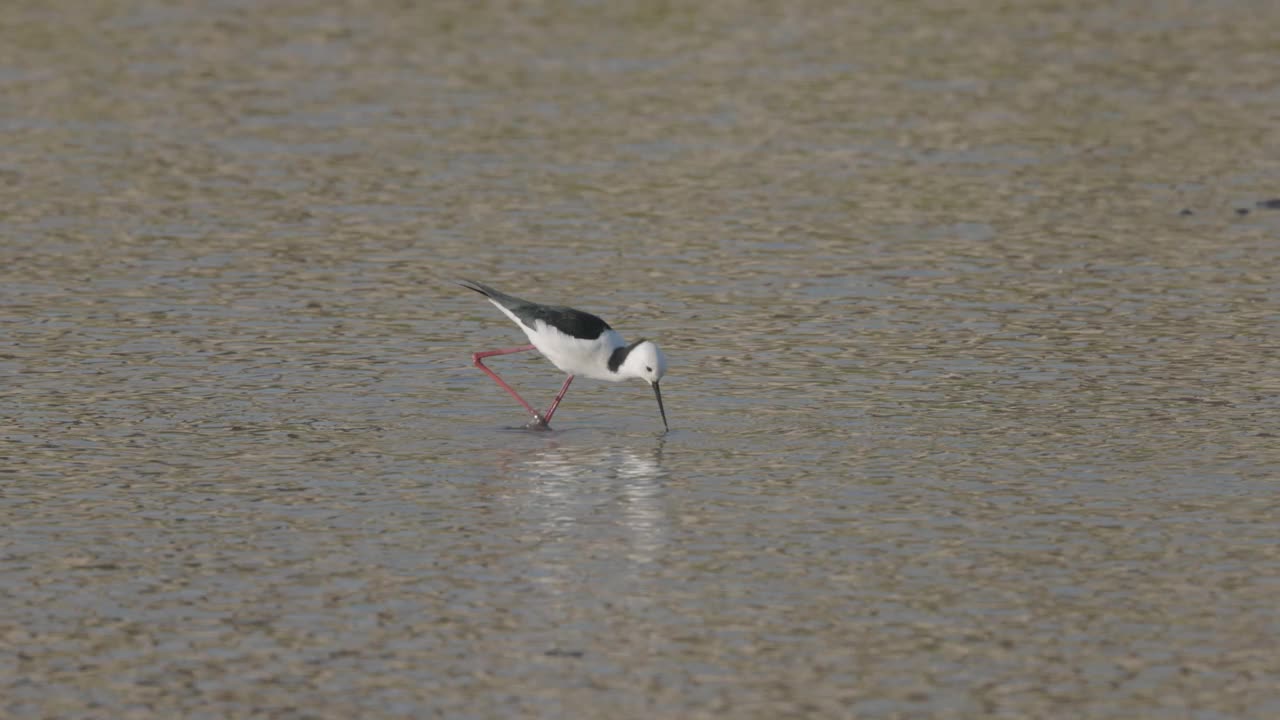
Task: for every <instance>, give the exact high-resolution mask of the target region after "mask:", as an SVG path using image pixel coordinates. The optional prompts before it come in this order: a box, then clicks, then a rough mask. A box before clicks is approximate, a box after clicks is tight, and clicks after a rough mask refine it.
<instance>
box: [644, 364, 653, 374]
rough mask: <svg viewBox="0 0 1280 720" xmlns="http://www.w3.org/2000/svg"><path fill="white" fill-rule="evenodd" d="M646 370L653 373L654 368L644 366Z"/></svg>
mask: <svg viewBox="0 0 1280 720" xmlns="http://www.w3.org/2000/svg"><path fill="white" fill-rule="evenodd" d="M644 369H645V370H646V371H647V372H653V368H651V367H649V366H648V365H645V366H644Z"/></svg>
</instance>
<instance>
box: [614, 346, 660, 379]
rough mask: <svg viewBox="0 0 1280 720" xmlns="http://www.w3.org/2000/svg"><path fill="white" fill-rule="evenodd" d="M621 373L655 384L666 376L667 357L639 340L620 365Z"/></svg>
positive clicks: (656, 348) (654, 347) (655, 347)
mask: <svg viewBox="0 0 1280 720" xmlns="http://www.w3.org/2000/svg"><path fill="white" fill-rule="evenodd" d="M622 373H623V374H624V375H626V376H628V377H637V378H640V379H641V380H644V381H645V382H647V383H649V384H650V385H654V384H657V382H658V381H659V380H661V379H662V376H663V375H666V374H667V356H666V355H663V354H662V350H660V349H658V346H657V345H655V344H654V343H652V342H650V341H648V340H641V341H640V342H638V343H636V345H635V347H633V348H632V349H631V352H629V353H627V359H626V361H624V362H623V363H622Z"/></svg>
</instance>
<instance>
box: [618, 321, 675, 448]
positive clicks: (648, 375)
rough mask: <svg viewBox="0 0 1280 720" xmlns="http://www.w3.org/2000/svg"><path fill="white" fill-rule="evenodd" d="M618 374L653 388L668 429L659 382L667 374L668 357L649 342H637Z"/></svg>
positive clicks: (663, 423)
mask: <svg viewBox="0 0 1280 720" xmlns="http://www.w3.org/2000/svg"><path fill="white" fill-rule="evenodd" d="M618 374H619V375H621V376H623V377H635V378H640V379H641V380H644V381H645V382H647V383H649V384H650V385H652V386H653V396H654V397H656V398H658V412H659V413H661V414H662V426H663V427H668V426H667V411H666V410H665V409H664V408H663V407H662V391H661V390H659V389H658V381H659V380H661V379H662V376H663V375H666V374H667V356H666V355H663V354H662V351H661V350H659V349H658V346H657V345H655V344H653V343H652V342H650V341H648V340H641V341H640V342H637V343H636V344H635V345H634V346H632V347H631V350H630V352H628V353H627V357H626V359H625V360H623V361H622V366H621V367H619V368H618Z"/></svg>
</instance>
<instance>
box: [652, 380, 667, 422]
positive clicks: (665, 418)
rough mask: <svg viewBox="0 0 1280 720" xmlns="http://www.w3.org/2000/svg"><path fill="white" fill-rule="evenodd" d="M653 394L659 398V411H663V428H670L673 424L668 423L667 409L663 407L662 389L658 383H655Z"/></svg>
mask: <svg viewBox="0 0 1280 720" xmlns="http://www.w3.org/2000/svg"><path fill="white" fill-rule="evenodd" d="M653 396H654V397H656V398H658V412H660V413H662V429H663V430H670V429H671V426H670V425H667V411H666V410H664V409H663V408H662V391H661V390H659V389H658V383H654V384H653Z"/></svg>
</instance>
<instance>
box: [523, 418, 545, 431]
mask: <svg viewBox="0 0 1280 720" xmlns="http://www.w3.org/2000/svg"><path fill="white" fill-rule="evenodd" d="M524 429H525V430H550V429H551V426H550V425H548V424H547V421H546V420H543V419H542V416H541V415H534V416H533V419H532V420H530V421H529V424H528V425H525V426H524Z"/></svg>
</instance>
